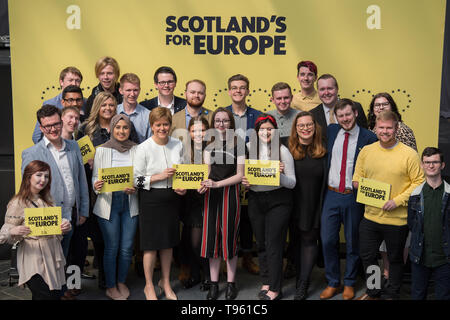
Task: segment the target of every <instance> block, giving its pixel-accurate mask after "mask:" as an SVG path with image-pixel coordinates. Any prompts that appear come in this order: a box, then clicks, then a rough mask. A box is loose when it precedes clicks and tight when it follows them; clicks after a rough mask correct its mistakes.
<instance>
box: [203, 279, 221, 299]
mask: <svg viewBox="0 0 450 320" xmlns="http://www.w3.org/2000/svg"><path fill="white" fill-rule="evenodd" d="M218 297H219V282H217V281H216V282H215V281H211V283H210V285H209V291H208V295H207V296H206V300H217V298H218Z"/></svg>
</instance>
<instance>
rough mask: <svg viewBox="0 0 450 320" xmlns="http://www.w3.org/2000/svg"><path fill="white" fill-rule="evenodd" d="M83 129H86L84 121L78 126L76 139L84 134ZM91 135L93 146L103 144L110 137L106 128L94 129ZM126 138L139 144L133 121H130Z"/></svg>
mask: <svg viewBox="0 0 450 320" xmlns="http://www.w3.org/2000/svg"><path fill="white" fill-rule="evenodd" d="M85 129H86V123H83V124H82V125H80V127H79V128H78V132H77V136H76V139H77V140H78V139H80V138H82V137H84V136H85V135H86V133H85ZM92 136H93V137H92V144H93V145H94V147H97V146H99V145H101V144H104V143H105V142H106V141H108V140H109V138H110V137H111V135H110V133H109V132H108V130H106V129H104V128H100V129H97V130H95V131H94V134H93V135H92ZM128 139H129V140H131V141H133V142H135V143H137V144H139V137H138V135H137V132H136V128H135V127H134V124H133V122H131V132H130V137H129V138H128Z"/></svg>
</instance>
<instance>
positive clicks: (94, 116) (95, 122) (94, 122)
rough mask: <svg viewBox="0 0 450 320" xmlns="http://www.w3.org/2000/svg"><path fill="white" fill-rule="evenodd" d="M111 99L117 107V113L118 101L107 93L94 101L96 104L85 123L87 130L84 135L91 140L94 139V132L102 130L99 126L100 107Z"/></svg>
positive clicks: (102, 93)
mask: <svg viewBox="0 0 450 320" xmlns="http://www.w3.org/2000/svg"><path fill="white" fill-rule="evenodd" d="M108 99H111V100H112V101H113V102H114V104H115V105H116V111H117V100H116V98H114V96H113V95H112V94H111V93H110V92H107V91H102V92H100V93H99V94H97V96H96V97H95V99H94V102H93V103H92V110H91V113H90V114H89V117H88V118H87V119H86V121H85V122H84V123H85V126H86V127H85V129H84V133H85V134H86V135H87V136H89V138H91V139H93V138H94V132H95V131H96V130H97V129H99V128H100V124H99V116H98V115H99V113H100V107H101V106H102V104H103V103H104V102H105V101H106V100H108Z"/></svg>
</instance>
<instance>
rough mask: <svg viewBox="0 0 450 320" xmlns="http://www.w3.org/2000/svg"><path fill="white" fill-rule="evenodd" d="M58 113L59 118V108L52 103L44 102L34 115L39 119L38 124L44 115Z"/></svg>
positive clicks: (49, 115) (48, 115)
mask: <svg viewBox="0 0 450 320" xmlns="http://www.w3.org/2000/svg"><path fill="white" fill-rule="evenodd" d="M56 113H57V114H58V115H59V117H60V118H61V110H60V109H59V108H57V107H55V106H54V105H51V104H44V105H43V106H42V107H41V108H40V109H39V110H38V111H37V112H36V117H37V120H38V121H39V124H41V119H42V118H46V117H51V116H52V115H54V114H56Z"/></svg>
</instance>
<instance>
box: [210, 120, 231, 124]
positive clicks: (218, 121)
mask: <svg viewBox="0 0 450 320" xmlns="http://www.w3.org/2000/svg"><path fill="white" fill-rule="evenodd" d="M230 122H231V121H230V120H214V123H215V124H229V123H230Z"/></svg>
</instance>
